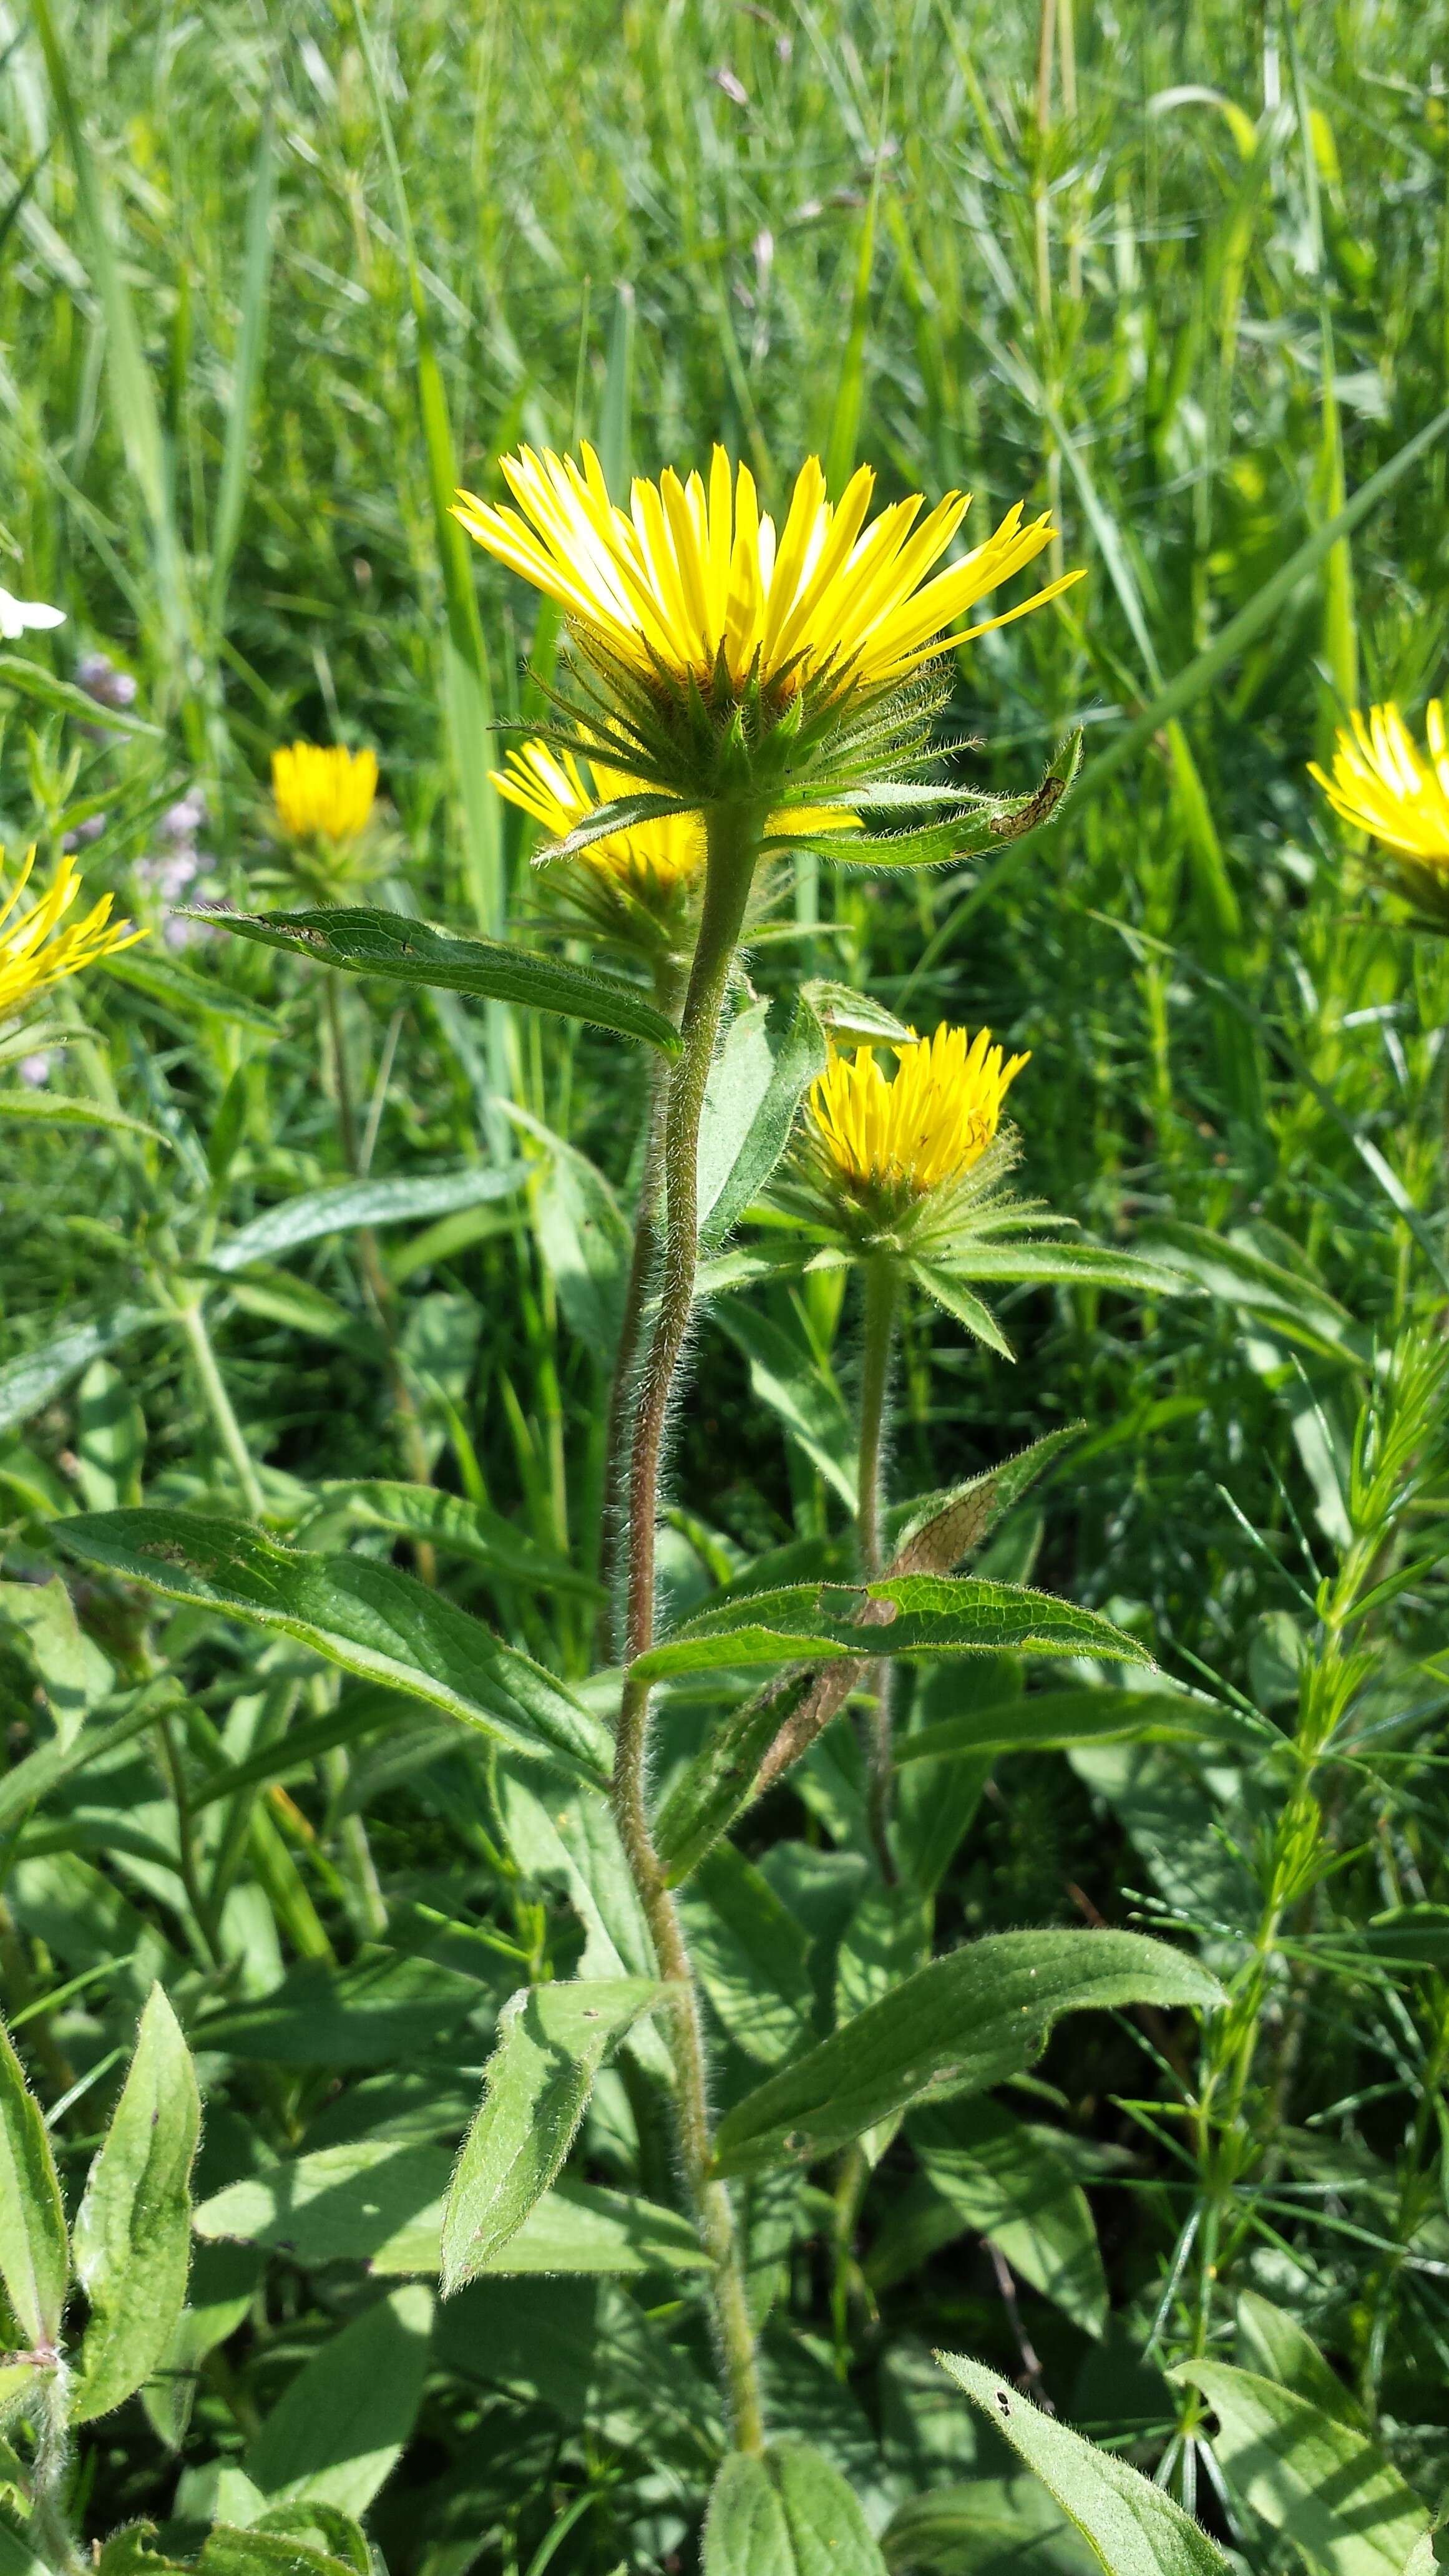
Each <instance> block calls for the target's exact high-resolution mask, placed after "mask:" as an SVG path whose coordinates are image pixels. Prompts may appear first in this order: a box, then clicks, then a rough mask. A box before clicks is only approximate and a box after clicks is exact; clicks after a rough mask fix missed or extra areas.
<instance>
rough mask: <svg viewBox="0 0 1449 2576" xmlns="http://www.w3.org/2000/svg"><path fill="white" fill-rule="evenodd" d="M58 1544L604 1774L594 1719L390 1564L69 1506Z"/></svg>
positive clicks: (589, 1774)
mask: <svg viewBox="0 0 1449 2576" xmlns="http://www.w3.org/2000/svg"><path fill="white" fill-rule="evenodd" d="M56 1539H57V1544H58V1545H60V1546H63V1547H64V1549H65V1551H66V1553H67V1554H68V1555H71V1556H74V1557H77V1558H78V1559H79V1560H80V1562H81V1564H82V1565H91V1566H100V1567H103V1568H104V1569H105V1570H106V1571H107V1572H108V1573H111V1574H119V1575H121V1576H123V1577H124V1578H125V1579H126V1580H127V1581H128V1582H131V1583H144V1584H145V1585H146V1586H147V1587H148V1589H149V1590H150V1591H152V1592H159V1593H160V1594H161V1595H162V1596H163V1598H164V1599H166V1600H168V1601H185V1602H190V1603H192V1604H199V1605H200V1606H201V1607H203V1608H206V1609H211V1610H218V1611H221V1612H222V1613H224V1615H225V1616H226V1617H228V1618H231V1619H242V1620H245V1621H246V1622H247V1624H248V1625H249V1626H250V1627H254V1628H265V1629H270V1630H273V1631H278V1632H280V1633H281V1634H282V1635H283V1636H287V1637H295V1638H296V1639H297V1641H298V1643H299V1644H300V1645H304V1646H310V1647H311V1649H312V1651H313V1653H314V1654H318V1655H323V1656H325V1657H326V1659H327V1661H328V1662H329V1663H333V1664H339V1665H340V1666H341V1668H342V1670H343V1671H344V1672H348V1673H358V1674H360V1675H361V1676H362V1677H363V1678H364V1679H365V1680H367V1681H377V1682H387V1683H390V1684H391V1686H392V1687H393V1689H394V1690H400V1691H405V1692H406V1693H407V1694H408V1696H409V1698H411V1699H421V1700H426V1701H427V1702H428V1704H429V1706H430V1707H432V1708H440V1709H442V1710H444V1711H445V1712H446V1714H447V1715H448V1716H449V1717H456V1718H458V1719H459V1720H460V1721H461V1722H462V1723H463V1724H464V1725H465V1726H476V1727H481V1728H482V1730H483V1732H484V1733H485V1734H488V1735H494V1736H497V1737H498V1739H499V1741H500V1742H501V1743H504V1744H508V1745H511V1746H512V1747H513V1750H514V1751H515V1752H517V1753H524V1754H528V1755H530V1756H531V1757H532V1758H533V1759H534V1760H536V1761H537V1760H542V1759H543V1758H545V1757H546V1758H547V1759H548V1760H549V1761H561V1762H563V1763H564V1764H565V1765H566V1767H567V1768H568V1769H569V1771H570V1772H572V1773H574V1774H575V1775H576V1776H582V1777H583V1778H585V1779H589V1780H597V1779H603V1778H607V1776H608V1767H609V1749H610V1748H609V1738H608V1734H607V1731H606V1729H605V1728H604V1727H603V1726H602V1725H601V1724H600V1722H599V1720H598V1719H597V1718H595V1717H592V1716H590V1714H589V1712H588V1710H587V1709H584V1708H581V1707H580V1706H579V1703H578V1701H577V1700H575V1699H573V1698H572V1697H571V1696H570V1695H569V1693H568V1692H567V1691H566V1690H565V1689H564V1688H563V1686H562V1684H561V1683H559V1682H556V1681H555V1680H554V1679H553V1676H552V1675H551V1674H550V1673H546V1672H545V1671H544V1670H543V1667H542V1666H541V1665H540V1664H535V1663H532V1662H530V1660H529V1658H528V1656H527V1655H521V1654H519V1653H518V1652H517V1650H516V1649H515V1648H514V1647H512V1646H506V1645H504V1643H503V1641H502V1639H501V1638H498V1637H495V1636H494V1634H493V1632H492V1630H491V1629H490V1628H485V1626H484V1625H483V1622H482V1620H481V1619H475V1618H473V1617H472V1615H471V1613H470V1612H468V1611H466V1610H460V1609H459V1608H458V1607H457V1606H456V1604H455V1603H453V1602H451V1601H445V1600H444V1599H443V1598H442V1596H441V1594H439V1593H437V1592H433V1591H430V1590H429V1588H428V1586H427V1585H426V1584H424V1583H419V1582H418V1581H417V1579H416V1577H415V1576H413V1575H410V1574H404V1573H403V1572H402V1571H401V1569H400V1568H399V1567H397V1566H393V1565H379V1564H377V1563H375V1562H374V1561H373V1560H371V1559H369V1558H364V1557H352V1556H304V1555H303V1554H301V1553H300V1551H294V1550H292V1549H290V1548H285V1547H278V1546H276V1545H275V1544H274V1542H273V1541H272V1540H271V1539H267V1538H263V1537H262V1536H261V1534H260V1532H259V1531H257V1530H254V1529H250V1528H247V1527H245V1526H243V1525H241V1524H240V1523H237V1522H233V1521H223V1520H204V1519H203V1518H202V1517H201V1516H200V1515H199V1514H198V1513H192V1512H163V1511H149V1510H146V1511H130V1512H78V1513H77V1514H76V1515H75V1517H74V1518H73V1519H70V1520H67V1521H66V1523H65V1524H64V1528H63V1529H58V1530H57V1533H56Z"/></svg>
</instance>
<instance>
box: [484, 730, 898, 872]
mask: <svg viewBox="0 0 1449 2576" xmlns="http://www.w3.org/2000/svg"><path fill="white" fill-rule="evenodd" d="M589 768H590V773H591V775H592V778H593V786H592V788H590V787H589V786H588V785H587V783H586V781H585V778H584V774H583V772H582V770H581V769H580V767H579V764H578V762H577V761H576V760H575V758H574V756H573V754H572V752H569V751H564V752H555V751H551V750H550V749H549V746H548V744H547V743H545V742H526V743H524V745H523V746H522V748H521V750H518V751H510V752H508V753H507V754H506V755H505V759H504V765H503V767H502V769H495V770H492V771H490V773H489V775H490V776H491V778H492V780H493V784H494V786H495V787H496V788H497V790H498V792H499V794H500V796H506V797H507V798H508V800H509V802H510V804H513V805H521V806H522V808H523V810H524V812H525V814H531V815H532V816H533V818H534V820H535V822H538V823H541V824H542V825H543V827H544V830H545V831H546V832H549V833H551V834H552V836H553V838H554V839H555V840H559V841H561V840H562V839H563V838H564V835H565V834H566V833H568V832H571V831H572V830H573V828H574V825H575V824H576V823H582V822H583V821H584V819H585V817H586V816H587V815H589V814H592V813H593V812H595V811H596V809H597V808H598V807H599V806H600V805H610V804H612V803H613V802H614V800H615V798H616V797H620V796H637V795H639V794H641V793H643V792H646V791H644V790H643V788H642V785H641V782H640V780H639V779H637V778H629V777H626V775H625V773H624V772H623V771H622V770H620V769H607V768H605V766H604V765H603V763H602V762H601V761H597V760H595V761H591V762H590V764H589ZM769 828H770V830H771V832H772V833H777V834H785V833H789V832H798V833H802V834H804V833H814V832H854V831H858V830H859V828H860V817H859V815H858V814H852V813H850V812H848V811H847V810H846V809H845V808H844V807H842V806H838V805H791V806H787V807H786V808H784V810H783V811H782V812H780V813H778V814H772V815H771V816H770V823H769ZM704 854H705V838H704V817H703V816H702V815H701V814H697V813H695V814H661V815H658V816H656V817H655V819H654V820H653V821H652V822H648V823H636V824H634V826H633V827H632V829H631V830H629V831H627V832H610V833H607V834H606V835H605V836H604V838H603V839H601V840H597V841H589V842H587V843H586V844H585V846H584V848H583V849H581V850H580V851H579V852H578V857H579V859H580V861H581V862H582V863H583V864H584V865H585V866H586V867H591V868H596V869H598V870H599V871H600V872H601V873H602V874H604V875H607V876H610V877H615V878H618V879H619V880H621V881H622V882H623V883H624V884H626V885H627V886H628V887H629V888H630V889H631V891H633V892H634V893H636V894H637V893H639V892H641V891H643V890H646V889H648V888H650V887H654V888H657V889H659V890H660V891H661V892H663V893H672V892H673V891H674V890H675V888H676V887H678V886H680V885H682V884H683V883H684V882H685V880H686V879H687V878H689V877H692V876H693V874H694V872H695V870H696V869H697V868H698V867H700V866H701V865H702V864H703V860H704Z"/></svg>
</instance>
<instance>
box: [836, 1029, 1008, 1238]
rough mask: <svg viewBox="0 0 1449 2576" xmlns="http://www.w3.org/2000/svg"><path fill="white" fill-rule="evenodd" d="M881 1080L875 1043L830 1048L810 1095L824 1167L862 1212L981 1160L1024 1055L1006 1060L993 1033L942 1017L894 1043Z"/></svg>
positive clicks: (899, 1205) (898, 1203)
mask: <svg viewBox="0 0 1449 2576" xmlns="http://www.w3.org/2000/svg"><path fill="white" fill-rule="evenodd" d="M895 1053H896V1071H895V1075H894V1078H893V1079H892V1080H890V1081H887V1079H886V1077H885V1074H884V1072H883V1071H882V1069H881V1066H880V1064H879V1063H878V1062H877V1060H876V1051H875V1048H874V1047H869V1046H863V1047H861V1048H860V1049H859V1050H858V1051H857V1053H856V1054H855V1055H854V1056H853V1057H852V1056H849V1055H844V1054H841V1053H839V1052H838V1051H835V1050H832V1054H831V1061H830V1064H829V1066H828V1068H827V1070H826V1071H825V1072H824V1073H823V1074H821V1075H820V1077H819V1079H818V1080H817V1081H816V1082H815V1083H814V1085H813V1086H812V1088H811V1092H810V1125H811V1129H812V1130H813V1133H814V1136H815V1137H816V1138H817V1139H818V1142H819V1146H820V1151H821V1154H822V1156H823V1159H824V1161H825V1163H826V1164H827V1165H828V1166H830V1167H832V1168H833V1170H834V1172H835V1173H836V1174H838V1175H839V1178H840V1179H841V1180H842V1181H843V1182H844V1183H845V1184H846V1186H847V1189H848V1191H849V1194H850V1196H851V1198H852V1199H853V1200H854V1201H855V1202H856V1204H857V1205H858V1206H859V1207H860V1208H861V1210H862V1212H870V1213H875V1212H879V1213H880V1214H881V1215H883V1216H889V1215H891V1214H894V1213H896V1212H898V1211H901V1210H904V1209H907V1208H910V1207H912V1206H914V1205H915V1204H916V1203H917V1202H919V1201H920V1200H921V1199H923V1198H925V1197H926V1196H927V1194H928V1193H929V1192H930V1191H932V1190H935V1189H939V1188H940V1187H941V1186H942V1184H943V1183H947V1182H950V1181H954V1180H956V1179H957V1178H958V1177H959V1175H960V1174H962V1173H963V1172H969V1171H970V1170H971V1169H972V1167H973V1165H974V1164H976V1163H979V1162H980V1160H981V1157H982V1155H983V1154H984V1153H985V1151H986V1149H987V1147H988V1145H989V1144H990V1143H991V1142H992V1139H993V1138H994V1136H995V1135H996V1132H997V1129H998V1128H999V1126H1000V1124H1001V1105H1002V1102H1003V1101H1004V1099H1005V1098H1006V1094H1007V1092H1008V1090H1009V1089H1010V1087H1011V1085H1012V1083H1013V1082H1014V1081H1015V1080H1016V1077H1017V1075H1018V1074H1019V1073H1020V1071H1021V1069H1022V1067H1023V1065H1025V1064H1029V1063H1030V1061H1031V1059H1030V1057H1029V1056H1026V1055H1014V1056H1012V1057H1010V1058H1009V1059H1006V1058H1005V1057H1004V1052H1003V1050H1002V1048H1001V1047H999V1046H993V1045H992V1043H991V1031H990V1030H989V1029H978V1030H977V1032H976V1035H975V1037H974V1038H970V1037H968V1035H967V1032H966V1030H965V1029H952V1028H948V1027H947V1026H946V1025H945V1023H944V1021H943V1022H942V1025H941V1026H940V1028H938V1029H937V1031H936V1033H935V1036H934V1037H929V1038H916V1039H913V1040H912V1041H911V1043H910V1044H908V1045H904V1046H898V1047H897V1048H896V1050H895Z"/></svg>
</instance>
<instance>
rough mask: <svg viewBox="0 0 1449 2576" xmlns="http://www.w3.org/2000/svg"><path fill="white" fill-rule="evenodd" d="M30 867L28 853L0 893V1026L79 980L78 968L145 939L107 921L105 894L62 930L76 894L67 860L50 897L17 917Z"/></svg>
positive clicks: (71, 864)
mask: <svg viewBox="0 0 1449 2576" xmlns="http://www.w3.org/2000/svg"><path fill="white" fill-rule="evenodd" d="M34 866H35V852H34V850H33V849H32V850H28V851H27V852H26V854H25V858H24V861H23V862H22V865H21V869H20V874H19V877H18V878H17V880H16V882H15V884H14V886H12V888H11V890H10V893H9V894H8V895H7V894H6V893H5V892H4V889H3V887H0V1021H4V1020H9V1019H13V1018H14V1017H15V1015H16V1013H17V1012H18V1011H19V1010H20V1009H21V1008H22V1007H23V1005H24V1004H25V1003H27V1002H34V1001H37V1000H38V999H39V998H40V996H41V994H42V993H48V992H50V991H51V990H52V988H53V987H54V986H55V985H57V984H62V983H64V981H65V979H66V977H67V975H78V974H79V973H80V971H81V969H82V967H84V966H94V964H95V962H96V960H97V958H99V957H113V956H114V955H115V953H116V951H117V949H119V948H129V947H131V946H132V945H133V943H134V942H135V941H136V940H138V939H144V938H145V936H146V933H145V931H144V930H135V929H133V928H132V926H131V924H130V922H129V921H112V919H111V897H110V896H109V895H108V894H103V895H102V896H101V899H100V901H99V903H95V904H93V905H92V906H91V909H90V911H89V912H88V913H86V914H85V916H84V917H83V919H81V920H80V921H74V922H68V923H67V924H66V925H65V927H64V928H62V926H61V915H62V914H63V913H64V912H66V911H67V910H68V909H69V907H70V905H71V904H72V903H73V902H74V901H75V898H76V896H77V895H78V894H79V892H80V888H81V880H80V877H79V875H78V873H77V870H76V864H75V861H74V859H72V858H70V857H68V856H67V857H64V858H62V860H61V862H60V865H59V866H58V868H57V869H56V872H55V876H54V879H53V881H52V884H51V888H50V892H49V893H48V894H46V895H42V897H41V899H40V901H39V903H35V904H32V905H31V906H30V908H29V910H28V911H24V912H22V911H21V909H20V898H21V896H22V895H23V894H24V892H25V889H26V887H27V885H28V884H29V882H30V878H31V874H32V871H33V869H34Z"/></svg>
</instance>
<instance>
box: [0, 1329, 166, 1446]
mask: <svg viewBox="0 0 1449 2576" xmlns="http://www.w3.org/2000/svg"><path fill="white" fill-rule="evenodd" d="M156 1320H157V1317H156V1310H155V1308H154V1307H153V1306H114V1307H112V1309H111V1311H110V1313H109V1314H108V1315H104V1316H98V1317H96V1318H95V1319H94V1321H92V1322H91V1323H88V1324H76V1325H73V1326H72V1328H71V1330H70V1331H69V1332H68V1333H54V1334H52V1335H51V1337H50V1339H49V1340H48V1341H45V1342H42V1343H41V1344H40V1345H39V1347H38V1348H37V1349H35V1350H33V1351H23V1352H22V1353H21V1355H20V1357H19V1359H15V1360H10V1361H8V1362H7V1364H6V1366H5V1367H4V1368H0V1434H3V1433H4V1432H7V1431H13V1430H15V1428H16V1426H17V1425H18V1424H19V1423H22V1422H28V1421H29V1420H30V1418H31V1416H32V1414H36V1413H39V1411H40V1409H41V1406H42V1405H45V1404H49V1402H50V1399H51V1397H52V1396H53V1395H58V1394H59V1393H60V1390H61V1388H62V1387H63V1386H64V1385H66V1383H67V1382H68V1380H69V1379H71V1378H73V1377H79V1375H80V1373H81V1370H82V1369H83V1368H89V1367H90V1364H91V1362H92V1360H94V1359H100V1358H101V1357H102V1356H103V1355H104V1353H105V1352H107V1351H113V1350H115V1349H116V1348H117V1347H118V1345H119V1344H120V1343H122V1342H125V1341H129V1340H130V1338H131V1335H132V1334H133V1333H138V1332H139V1331H140V1329H141V1326H142V1325H143V1324H151V1323H154V1322H155V1321H156Z"/></svg>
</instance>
